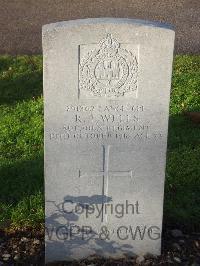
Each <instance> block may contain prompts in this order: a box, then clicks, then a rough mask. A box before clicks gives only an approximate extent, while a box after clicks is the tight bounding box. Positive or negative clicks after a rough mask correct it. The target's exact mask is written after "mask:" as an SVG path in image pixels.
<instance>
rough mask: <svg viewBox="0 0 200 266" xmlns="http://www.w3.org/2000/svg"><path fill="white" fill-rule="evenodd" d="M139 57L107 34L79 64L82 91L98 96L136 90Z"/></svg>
mask: <svg viewBox="0 0 200 266" xmlns="http://www.w3.org/2000/svg"><path fill="white" fill-rule="evenodd" d="M137 74H138V62H137V58H136V56H135V55H134V54H133V53H132V52H131V51H128V50H127V49H125V48H122V47H121V44H120V43H119V42H118V41H117V40H116V39H114V38H113V37H112V35H111V34H108V35H107V36H106V38H104V39H103V40H101V41H100V43H99V48H97V49H93V50H92V51H90V52H88V54H87V55H86V56H85V57H84V58H82V59H81V62H80V64H79V89H80V91H87V92H89V93H90V94H92V95H93V96H98V97H112V96H114V97H119V96H124V95H125V94H126V93H128V92H132V91H137Z"/></svg>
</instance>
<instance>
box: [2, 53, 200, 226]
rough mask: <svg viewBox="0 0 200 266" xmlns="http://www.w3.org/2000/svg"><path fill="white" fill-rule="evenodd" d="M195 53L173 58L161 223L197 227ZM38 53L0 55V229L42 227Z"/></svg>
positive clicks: (199, 80) (199, 106) (198, 88)
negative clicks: (190, 113)
mask: <svg viewBox="0 0 200 266" xmlns="http://www.w3.org/2000/svg"><path fill="white" fill-rule="evenodd" d="M199 110H200V56H176V57H175V60H174V68H173V79H172V91H171V102H170V118H169V136H168V151H167V169H166V187H165V202H164V223H165V224H167V225H168V226H173V227H176V226H178V227H183V228H185V229H188V230H199V228H200V226H199V224H200V129H199V126H197V125H195V124H193V123H192V122H190V121H189V120H188V118H187V117H185V116H184V114H183V112H184V111H199ZM43 189H44V188H43V98H42V56H17V57H12V56H0V227H5V226H15V227H25V226H37V227H38V226H42V224H43V222H44V193H43Z"/></svg>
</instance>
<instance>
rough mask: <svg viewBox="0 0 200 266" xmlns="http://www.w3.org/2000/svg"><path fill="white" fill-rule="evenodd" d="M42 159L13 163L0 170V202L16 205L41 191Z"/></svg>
mask: <svg viewBox="0 0 200 266" xmlns="http://www.w3.org/2000/svg"><path fill="white" fill-rule="evenodd" d="M43 164H44V163H43V158H42V157H41V156H40V157H37V158H34V159H32V160H29V161H19V162H13V163H10V164H9V165H6V166H2V167H1V168H0V183H1V187H0V202H1V203H8V204H12V203H18V202H19V201H21V200H23V198H24V197H27V196H30V195H33V194H34V193H36V192H37V191H43Z"/></svg>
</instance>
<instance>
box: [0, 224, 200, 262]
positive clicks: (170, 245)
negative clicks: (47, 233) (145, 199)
mask: <svg viewBox="0 0 200 266" xmlns="http://www.w3.org/2000/svg"><path fill="white" fill-rule="evenodd" d="M162 243H163V247H162V255H161V256H158V257H156V256H152V255H150V254H149V255H146V256H144V257H143V256H138V257H137V256H135V257H124V258H121V259H117V260H114V259H104V258H101V257H95V256H93V257H89V258H86V259H83V260H80V261H74V262H63V263H61V262H60V263H51V264H48V265H77V266H78V265H81V266H85V265H90V266H100V265H123V266H124V265H146V266H147V265H149V266H150V265H192V266H198V265H200V233H190V234H184V233H182V232H181V231H180V230H177V229H175V230H171V229H170V230H169V229H168V230H164V233H163V241H162ZM0 265H44V231H43V230H36V229H27V228H26V229H24V230H15V231H7V232H6V231H0Z"/></svg>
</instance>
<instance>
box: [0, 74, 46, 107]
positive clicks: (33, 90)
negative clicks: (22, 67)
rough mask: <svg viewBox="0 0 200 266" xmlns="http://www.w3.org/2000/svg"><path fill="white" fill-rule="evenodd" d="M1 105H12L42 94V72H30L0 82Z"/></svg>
mask: <svg viewBox="0 0 200 266" xmlns="http://www.w3.org/2000/svg"><path fill="white" fill-rule="evenodd" d="M0 84H1V89H0V104H12V103H15V102H17V101H22V100H27V99H32V98H36V97H38V96H40V95H41V94H42V72H41V71H39V70H37V71H35V72H28V73H23V74H20V75H19V76H17V77H12V76H10V77H6V78H4V79H2V80H0Z"/></svg>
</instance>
